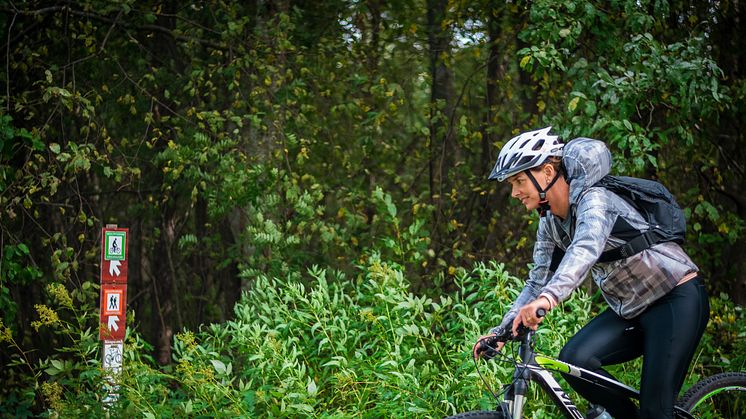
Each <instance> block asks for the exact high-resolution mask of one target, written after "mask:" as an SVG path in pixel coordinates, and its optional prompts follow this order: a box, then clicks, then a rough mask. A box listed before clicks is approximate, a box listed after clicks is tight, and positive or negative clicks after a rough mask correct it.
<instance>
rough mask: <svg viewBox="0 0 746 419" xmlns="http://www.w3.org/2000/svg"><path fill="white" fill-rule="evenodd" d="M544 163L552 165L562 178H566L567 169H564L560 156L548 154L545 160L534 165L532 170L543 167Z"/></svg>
mask: <svg viewBox="0 0 746 419" xmlns="http://www.w3.org/2000/svg"><path fill="white" fill-rule="evenodd" d="M545 164H551V165H552V167H554V171H556V172H557V173H559V174H561V175H562V177H563V178H565V179H567V170H565V165H564V164H562V157H557V156H549V157H547V159H546V160H544V162H543V163H542V164H540V165H538V166H536V167H534V168H533V169H532V170H539V169H541V168H542V167H544V165H545Z"/></svg>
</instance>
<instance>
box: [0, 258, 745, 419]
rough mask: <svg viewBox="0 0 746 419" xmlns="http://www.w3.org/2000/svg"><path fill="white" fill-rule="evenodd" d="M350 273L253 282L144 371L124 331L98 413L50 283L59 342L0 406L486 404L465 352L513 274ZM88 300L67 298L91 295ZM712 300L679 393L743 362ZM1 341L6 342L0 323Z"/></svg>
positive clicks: (89, 354) (278, 412)
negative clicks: (228, 316)
mask: <svg viewBox="0 0 746 419" xmlns="http://www.w3.org/2000/svg"><path fill="white" fill-rule="evenodd" d="M356 272H357V274H356V275H355V277H353V278H348V277H347V275H346V274H344V273H342V272H338V271H336V272H332V271H327V270H324V269H321V268H319V267H315V266H314V267H311V268H309V269H308V270H307V272H305V273H303V274H301V273H298V272H296V273H294V274H293V275H291V276H292V277H293V278H294V279H287V278H273V277H269V276H266V275H261V276H258V277H257V278H256V280H255V281H254V282H253V285H252V289H251V290H248V291H247V292H245V293H244V295H243V298H242V299H241V301H240V302H239V303H238V304H237V305H236V306H235V318H234V319H233V320H230V321H228V322H226V323H224V324H212V325H209V326H204V327H202V328H201V329H200V330H198V331H183V332H181V333H179V334H177V335H176V337H175V339H174V363H173V364H172V365H170V366H167V367H157V366H156V364H155V362H154V361H153V359H152V358H151V357H150V356H148V355H146V354H147V353H149V352H151V351H152V347H150V345H149V344H148V343H146V342H144V341H143V340H142V339H141V338H140V336H139V335H138V334H137V333H131V334H129V335H128V337H127V340H126V343H125V354H124V368H123V370H122V372H121V374H120V375H118V376H117V377H116V379H117V384H118V387H116V389H117V393H118V399H117V400H116V401H115V402H114V403H112V404H109V405H107V404H104V403H103V402H102V399H103V398H104V396H105V392H104V390H103V389H104V388H105V386H106V378H105V377H104V376H103V374H102V370H101V369H100V362H99V359H100V356H99V355H97V354H96V352H97V351H96V348H97V342H96V337H95V336H94V335H93V334H92V333H91V331H90V328H86V326H85V325H86V324H87V322H89V321H91V319H92V318H91V317H90V316H94V317H95V311H94V310H92V309H91V308H92V306H90V305H86V304H82V305H80V306H79V307H78V308H75V307H74V306H73V304H72V299H71V297H70V296H69V295H68V294H67V293H66V292H65V291H64V288H61V287H59V286H50V287H48V290H47V291H48V294H49V295H50V297H52V298H51V300H50V301H53V302H55V305H53V306H52V307H45V308H43V309H42V308H40V309H39V313H40V315H41V318H40V320H39V321H38V322H37V323H36V325H37V326H38V327H39V328H40V329H42V328H46V329H48V331H51V332H53V333H54V334H55V335H64V336H67V339H68V340H69V342H70V345H69V346H67V347H65V348H64V349H62V350H60V351H58V353H57V355H56V356H55V357H52V358H49V359H46V360H44V361H42V362H41V363H40V364H38V365H31V364H28V363H24V362H22V361H18V362H17V364H18V365H22V366H24V367H25V368H27V369H29V370H30V371H32V372H33V374H30V375H29V374H21V373H19V372H18V371H16V370H12V371H13V375H11V377H12V378H13V383H14V385H17V387H16V388H15V389H14V390H13V391H11V392H8V390H7V389H6V390H5V391H4V393H3V395H4V397H5V398H4V400H3V403H2V410H1V411H2V412H3V413H5V414H14V415H16V416H28V415H30V414H31V413H30V412H31V410H30V409H31V405H32V404H33V403H34V398H35V397H37V396H36V395H37V394H38V395H39V396H40V399H41V400H42V401H41V403H43V405H44V406H45V408H46V413H47V415H49V416H52V417H100V416H102V415H104V414H105V413H106V412H105V410H106V411H107V412H108V414H109V415H111V416H113V417H134V416H145V417H184V416H196V417H237V416H240V417H257V416H260V417H263V416H291V417H297V416H320V417H348V416H371V417H402V416H409V417H411V416H436V417H437V416H444V415H447V414H452V413H455V412H457V411H464V410H472V409H488V408H491V407H493V406H494V404H495V402H494V399H493V398H492V396H491V395H490V394H489V393H488V392H487V391H486V388H485V386H484V385H483V383H482V381H481V379H480V378H479V375H478V373H477V371H476V369H475V364H474V363H473V362H472V360H471V357H470V352H471V346H472V343H473V342H474V341H475V339H476V338H477V337H478V336H479V335H480V334H482V333H484V332H485V331H486V330H487V329H488V328H489V327H491V326H493V325H496V324H497V323H498V322H499V321H500V319H501V316H502V314H503V313H504V311H505V310H506V308H507V307H508V305H509V304H510V302H511V301H513V299H514V298H515V296H516V294H517V291H518V290H519V289H520V288H521V280H519V279H518V278H516V277H513V276H511V275H510V274H509V273H508V272H506V271H505V269H504V266H503V265H501V264H496V263H490V264H488V265H485V264H481V263H478V264H475V265H474V266H473V268H472V269H471V271H466V270H463V269H461V270H458V271H457V272H456V274H455V283H456V285H457V287H458V288H457V290H456V291H455V292H453V293H452V294H450V295H442V296H438V297H430V296H426V295H415V294H414V293H412V291H411V286H410V283H409V281H408V280H407V278H406V275H405V272H404V270H403V269H402V268H401V266H400V265H398V264H396V263H393V262H387V261H385V260H383V259H382V258H381V257H380V255H378V254H376V253H373V254H371V255H369V256H368V257H367V258H365V260H364V261H363V262H362V263H361V264H360V266H358V268H357V271H356ZM91 291H94V290H93V289H91ZM94 294H95V292H90V293H89V295H87V296H85V295H74V296H73V297H72V298H73V299H76V300H79V299H81V298H82V299H83V300H88V301H95V295H94ZM593 300H594V299H593V298H592V297H590V296H589V295H588V294H587V293H586V292H584V291H583V290H580V291H579V292H577V293H576V294H575V296H574V297H573V298H572V299H570V300H569V301H567V302H565V303H564V304H563V305H562V307H561V310H562V313H560V312H559V310H557V311H554V312H553V313H551V314H550V316H548V317H547V319H546V320H545V321H544V323H543V326H542V327H541V328H540V329H539V332H538V333H537V345H538V351H539V352H542V353H545V354H547V355H554V356H556V355H557V353H558V352H559V350H560V348H561V347H562V346H563V345H564V343H565V342H566V340H567V339H568V338H569V337H570V336H572V334H573V333H574V332H575V331H577V329H578V328H580V327H581V326H582V325H583V324H585V323H586V322H587V321H588V320H589V318H590V317H592V315H593V314H594V311H595V309H596V308H597V307H596V306H595V304H594V302H593ZM712 306H713V315H712V323H711V326H712V327H710V328H709V329H708V331H709V332H710V334H708V335H706V336H705V338H704V339H703V341H702V345H701V350H700V352H699V354H698V357H697V360H696V365H695V366H694V367H693V374H691V376H690V377H689V380H688V382H687V386H688V385H691V383H693V382H694V381H695V380H696V379H698V378H700V377H701V376H703V375H705V374H710V373H712V372H716V371H717V370H719V369H732V370H738V369H741V368H743V365H744V359H745V358H744V355H743V354H744V353H746V351H744V349H746V348H744V343H743V331H742V330H741V329H740V328H739V327H738V324H742V322H743V317H744V315H743V311H742V310H741V309H740V308H739V307H735V306H734V305H733V304H732V302H730V301H729V300H728V299H727V298H725V297H723V296H720V297H719V298H713V299H712ZM61 310H72V311H74V312H75V316H74V318H76V319H78V322H77V323H66V322H63V321H60V319H59V316H57V315H56V313H57V311H61ZM713 332H714V333H713ZM2 340H3V341H8V342H10V343H11V344H12V343H13V341H12V334H11V333H10V331H9V329H7V328H5V327H3V333H2ZM19 359H21V357H19ZM639 367H640V362H639V361H638V362H635V363H630V364H627V365H623V366H618V367H615V368H613V373H614V374H615V375H616V376H617V377H618V378H619V379H620V380H622V381H624V382H626V383H628V384H630V385H637V383H638V381H639V380H638V378H637V374H639ZM479 368H480V371H481V372H482V374H484V376H485V377H486V379H487V381H488V382H489V384H490V386H491V387H492V389H500V388H501V386H502V384H504V383H506V382H508V381H509V380H510V378H511V374H512V368H511V365H509V364H502V363H496V362H490V363H484V362H480V363H479ZM566 389H567V390H569V387H566ZM530 397H531V400H530V402H529V408H530V409H531V411H530V412H529V413H530V414H533V416H534V417H547V416H552V415H554V414H555V413H556V410H554V407H552V406H550V405H551V403H550V401H549V400H548V399H547V398H546V397H545V396H544V395H543V394H539V393H538V392H536V389H535V388H534V392H533V393H532V394H531V395H530ZM575 400H576V401H577V402H579V403H578V404H579V405H580V406H581V408H583V407H584V406H585V405H584V402H583V401H581V400H580V399H577V398H575Z"/></svg>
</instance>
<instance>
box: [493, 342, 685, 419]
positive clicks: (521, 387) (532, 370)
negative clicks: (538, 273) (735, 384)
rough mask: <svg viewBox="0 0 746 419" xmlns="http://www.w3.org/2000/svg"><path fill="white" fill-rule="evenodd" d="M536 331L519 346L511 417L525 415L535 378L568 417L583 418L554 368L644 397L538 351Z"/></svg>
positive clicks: (623, 394)
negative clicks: (530, 387) (557, 378)
mask: <svg viewBox="0 0 746 419" xmlns="http://www.w3.org/2000/svg"><path fill="white" fill-rule="evenodd" d="M533 334H534V332H533V331H528V332H527V333H525V334H524V336H523V337H522V338H521V340H520V347H519V349H518V358H519V363H518V364H517V365H516V368H515V372H514V374H513V382H512V383H511V384H510V386H509V389H508V391H507V392H506V395H505V408H506V409H507V413H508V414H509V415H510V416H509V417H512V418H514V419H519V418H521V417H522V415H523V406H524V403H525V396H526V391H527V390H528V384H529V383H530V382H531V381H532V380H533V381H535V382H537V383H538V384H539V386H540V387H541V388H542V390H544V392H546V393H547V394H548V395H549V397H550V398H551V399H552V402H553V403H554V404H555V405H556V406H557V408H559V410H560V411H561V412H562V414H563V415H564V416H565V417H568V418H575V419H583V417H584V416H583V414H582V413H580V410H579V409H578V408H577V406H575V404H574V403H573V401H572V400H571V399H570V397H569V396H568V395H567V393H565V391H564V390H563V389H562V387H561V386H560V385H559V383H558V382H557V380H556V379H555V378H554V375H553V374H552V373H553V372H555V373H563V374H569V375H572V376H575V377H578V378H580V379H583V380H586V381H588V382H590V383H592V384H594V385H596V386H598V387H603V388H607V389H611V390H614V391H616V392H618V393H619V397H630V398H634V399H638V400H639V399H640V392H639V391H637V390H636V389H634V388H632V387H629V386H627V385H626V384H623V383H620V382H619V381H616V380H613V379H611V378H608V377H605V376H603V375H600V374H598V373H595V372H593V371H589V370H587V369H584V368H580V367H577V366H575V365H572V364H568V363H567V362H563V361H560V360H558V359H555V358H550V357H546V356H542V355H536V354H535V353H534V349H533V347H532V346H531V343H532V340H533V339H532V338H533ZM674 413H675V414H676V415H677V416H678V417H679V418H688V419H694V417H693V416H692V415H691V414H689V412H687V411H685V410H684V409H681V408H680V407H678V406H674Z"/></svg>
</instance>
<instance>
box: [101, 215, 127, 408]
mask: <svg viewBox="0 0 746 419" xmlns="http://www.w3.org/2000/svg"><path fill="white" fill-rule="evenodd" d="M128 233H129V229H128V228H117V225H116V224H107V225H106V227H104V228H103V229H101V304H100V308H101V313H100V317H99V327H98V338H99V340H101V341H103V343H104V350H103V362H102V366H103V369H104V375H105V377H106V381H107V382H108V383H109V385H108V386H107V387H106V391H107V394H106V396H105V397H104V403H105V404H111V403H113V402H115V401H116V400H117V398H118V397H119V393H118V392H117V391H118V386H117V385H116V381H115V375H116V374H118V373H119V372H121V370H122V354H123V352H124V335H125V330H126V325H127V265H128V244H129V240H128V235H129V234H128Z"/></svg>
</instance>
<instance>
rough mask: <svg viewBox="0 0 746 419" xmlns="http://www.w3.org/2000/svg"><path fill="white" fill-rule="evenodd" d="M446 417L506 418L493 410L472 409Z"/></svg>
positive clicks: (464, 418)
mask: <svg viewBox="0 0 746 419" xmlns="http://www.w3.org/2000/svg"><path fill="white" fill-rule="evenodd" d="M446 419H506V417H505V416H504V415H503V414H502V413H501V412H497V411H495V410H474V411H471V412H464V413H459V414H456V415H453V416H448V417H447V418H446Z"/></svg>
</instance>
